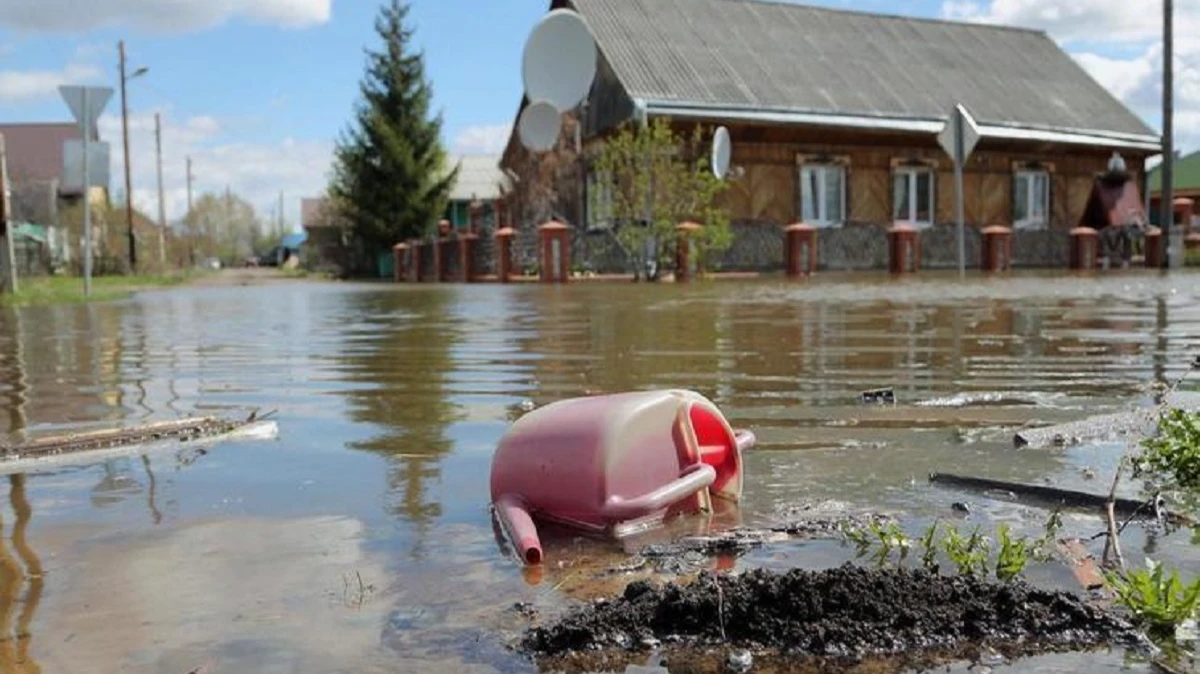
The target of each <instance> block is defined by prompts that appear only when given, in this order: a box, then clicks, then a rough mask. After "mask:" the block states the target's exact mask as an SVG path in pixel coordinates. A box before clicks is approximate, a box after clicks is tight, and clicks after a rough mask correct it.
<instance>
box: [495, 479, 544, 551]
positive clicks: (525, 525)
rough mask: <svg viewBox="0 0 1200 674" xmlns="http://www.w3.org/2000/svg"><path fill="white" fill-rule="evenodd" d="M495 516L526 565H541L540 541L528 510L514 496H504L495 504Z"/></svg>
mask: <svg viewBox="0 0 1200 674" xmlns="http://www.w3.org/2000/svg"><path fill="white" fill-rule="evenodd" d="M496 516H497V517H498V518H499V519H500V524H501V525H502V526H503V527H504V531H505V532H506V533H507V534H508V537H509V538H510V539H511V540H512V543H513V545H514V546H516V548H517V554H519V555H520V556H521V559H522V560H524V562H525V563H526V564H531V565H532V564H541V563H542V541H541V539H540V538H538V532H537V526H536V525H534V523H533V518H532V517H530V515H529V509H528V508H526V507H525V504H524V503H522V502H521V500H520V499H519V498H517V497H514V496H504V497H502V498H501V499H500V500H499V501H497V502H496Z"/></svg>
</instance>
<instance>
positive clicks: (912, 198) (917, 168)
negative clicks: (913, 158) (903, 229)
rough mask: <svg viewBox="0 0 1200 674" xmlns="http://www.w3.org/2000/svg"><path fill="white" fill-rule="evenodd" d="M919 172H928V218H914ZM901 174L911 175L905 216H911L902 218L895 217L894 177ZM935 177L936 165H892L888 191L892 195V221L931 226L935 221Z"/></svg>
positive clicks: (919, 226) (918, 226)
mask: <svg viewBox="0 0 1200 674" xmlns="http://www.w3.org/2000/svg"><path fill="white" fill-rule="evenodd" d="M921 173H928V174H929V220H917V219H916V218H915V216H916V211H917V189H918V188H917V183H918V180H917V178H916V176H918V175H919V174H921ZM901 174H908V175H911V176H913V177H912V178H911V179H910V182H909V193H908V197H909V204H908V214H907V216H911V217H902V218H900V217H896V179H897V178H898V177H900V175H901ZM937 177H938V173H937V167H936V166H933V165H930V164H925V163H920V164H917V163H911V164H899V165H896V166H893V167H892V181H891V183H892V184H891V185H890V186H889V187H890V190H889V192H890V194H891V197H892V208H891V211H892V218H893V221H895V222H903V223H905V224H907V225H912V226H913V227H916V228H917V229H929V228H930V227H933V225H934V223H935V222H937Z"/></svg>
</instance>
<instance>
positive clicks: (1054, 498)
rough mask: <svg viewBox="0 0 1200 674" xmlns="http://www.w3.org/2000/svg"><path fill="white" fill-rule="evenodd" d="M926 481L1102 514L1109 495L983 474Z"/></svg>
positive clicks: (1179, 517)
mask: <svg viewBox="0 0 1200 674" xmlns="http://www.w3.org/2000/svg"><path fill="white" fill-rule="evenodd" d="M929 481H930V482H933V483H937V484H942V485H945V486H948V487H957V488H960V489H968V490H971V491H978V492H987V491H996V492H1007V493H1009V494H1012V495H1013V496H1014V497H1015V498H1017V499H1020V500H1022V501H1023V502H1026V503H1032V504H1033V505H1038V506H1042V507H1047V508H1070V509H1074V510H1094V511H1096V512H1097V514H1099V515H1100V516H1101V517H1104V516H1105V515H1104V512H1105V509H1106V507H1107V506H1108V503H1109V496H1108V495H1107V494H1104V495H1102V494H1089V493H1087V492H1081V491H1072V490H1069V489H1059V488H1057V487H1049V486H1044V485H1037V484H1023V483H1020V482H1008V481H1005V480H993V479H990V478H985V477H970V476H964V475H952V474H950V473H930V474H929ZM1112 504H1113V508H1114V514H1119V515H1121V516H1122V517H1130V516H1133V515H1134V514H1136V513H1138V512H1140V511H1148V512H1151V513H1153V512H1154V510H1153V508H1147V507H1146V503H1145V502H1143V501H1135V500H1133V499H1126V498H1113V499H1112ZM1163 515H1164V517H1165V519H1166V521H1167V522H1168V523H1170V524H1174V525H1179V526H1191V525H1192V524H1194V521H1193V520H1192V518H1190V517H1188V516H1187V515H1184V514H1183V513H1177V512H1164V513H1163Z"/></svg>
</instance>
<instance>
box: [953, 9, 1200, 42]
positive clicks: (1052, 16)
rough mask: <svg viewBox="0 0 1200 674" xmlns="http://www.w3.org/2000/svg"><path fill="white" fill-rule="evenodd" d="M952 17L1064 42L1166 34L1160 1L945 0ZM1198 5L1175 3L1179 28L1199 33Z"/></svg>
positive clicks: (1135, 39) (1138, 39)
mask: <svg viewBox="0 0 1200 674" xmlns="http://www.w3.org/2000/svg"><path fill="white" fill-rule="evenodd" d="M942 14H943V15H944V16H946V17H948V18H954V19H965V20H969V21H979V22H983V23H997V24H1004V25H1011V26H1024V27H1028V28H1038V29H1041V30H1045V31H1046V32H1048V33H1050V34H1051V35H1053V36H1054V37H1055V38H1056V39H1058V40H1062V41H1067V42H1071V41H1099V42H1125V43H1128V42H1141V41H1144V40H1152V39H1159V38H1160V37H1161V36H1162V16H1163V15H1162V0H1138V1H1137V2H1128V1H1127V0H992V1H991V2H981V1H977V0H946V1H945V2H943V3H942ZM1197 29H1200V6H1198V4H1197V3H1196V2H1194V1H1193V2H1177V3H1175V32H1176V34H1178V35H1195V34H1196V32H1197Z"/></svg>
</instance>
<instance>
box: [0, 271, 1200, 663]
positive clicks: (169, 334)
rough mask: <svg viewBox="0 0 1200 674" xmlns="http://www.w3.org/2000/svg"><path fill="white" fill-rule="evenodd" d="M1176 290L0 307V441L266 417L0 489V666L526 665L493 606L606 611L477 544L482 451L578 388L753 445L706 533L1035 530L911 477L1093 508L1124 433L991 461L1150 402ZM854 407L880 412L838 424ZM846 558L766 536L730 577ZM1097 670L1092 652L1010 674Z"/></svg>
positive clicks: (1129, 284)
mask: <svg viewBox="0 0 1200 674" xmlns="http://www.w3.org/2000/svg"><path fill="white" fill-rule="evenodd" d="M1197 281H1200V276H1196V275H1191V274H1174V275H1172V276H1170V277H1167V278H1164V277H1160V276H1157V275H1141V274H1132V273H1129V274H1113V275H1110V276H1108V277H1103V278H1090V279H1084V278H1070V277H1062V276H1027V275H1026V276H1018V277H1015V278H1010V279H1002V280H983V279H978V278H971V279H969V280H967V281H965V282H959V281H958V280H957V279H956V278H954V277H953V276H939V275H927V276H923V277H922V278H921V279H917V280H910V281H903V282H897V281H893V280H890V279H887V278H885V277H881V276H871V275H866V276H856V277H837V276H833V275H828V276H824V277H822V278H821V279H819V280H818V281H817V282H814V283H812V284H808V285H787V284H783V283H779V282H774V281H762V282H722V283H716V284H697V285H694V286H692V287H686V288H685V287H678V286H661V287H653V286H644V285H642V286H631V285H624V284H621V285H582V284H581V285H576V286H572V287H567V288H547V287H541V286H514V287H500V286H478V287H430V286H426V287H404V288H398V287H393V286H385V285H352V284H318V283H289V284H275V285H263V286H257V287H256V286H248V287H220V286H213V287H203V288H200V287H196V288H183V289H176V290H172V291H167V292H151V293H145V294H142V295H139V296H137V297H135V298H133V299H131V300H128V301H124V302H118V303H111V304H100V305H94V306H89V307H77V306H72V307H51V308H29V309H22V310H19V311H13V310H8V311H7V312H6V313H2V314H0V399H3V400H4V403H5V404H4V406H3V410H4V412H5V414H4V415H2V416H0V423H2V424H3V425H4V427H5V428H6V429H7V430H8V431H10V432H18V431H23V430H24V431H52V430H55V429H59V428H75V427H87V426H89V425H94V424H98V423H100V424H111V423H115V422H124V421H142V420H156V419H163V418H174V417H176V416H180V415H185V414H196V413H203V414H210V413H229V414H234V413H238V414H240V413H243V412H246V411H249V410H250V409H253V408H255V407H258V408H261V409H262V410H264V411H265V410H278V413H277V417H276V418H277V419H278V421H279V423H280V431H281V436H280V438H279V439H278V440H276V441H270V442H239V443H229V444H225V445H219V446H216V447H214V448H212V449H211V450H210V451H207V452H199V451H195V450H190V449H187V448H180V449H179V450H177V451H176V450H168V451H165V452H158V453H155V454H152V455H149V456H145V457H142V456H136V457H132V458H128V459H119V460H110V461H106V462H103V463H100V464H97V465H87V466H80V467H76V468H70V469H61V470H57V471H55V472H50V473H44V474H31V475H25V476H15V477H12V478H9V479H7V480H5V481H3V482H4V486H3V487H0V496H2V497H3V503H4V508H3V510H0V526H3V541H2V542H3V548H2V549H0V629H3V631H4V635H3V636H5V637H7V639H5V640H4V641H2V642H0V671H4V672H9V671H12V672H17V671H21V672H39V671H40V672H74V671H135V672H170V673H172V674H180V673H182V672H189V671H194V670H197V669H199V670H200V671H204V672H208V673H209V674H213V673H216V672H250V671H253V672H260V673H268V672H351V671H354V672H376V671H378V672H387V671H430V672H437V671H467V672H497V671H499V672H520V671H531V666H530V665H529V664H528V663H527V662H525V661H524V660H522V659H521V658H519V657H515V656H513V655H511V654H510V653H508V652H506V651H505V649H504V644H505V641H506V640H507V639H509V638H510V637H512V636H513V635H514V634H516V633H517V631H519V630H520V629H522V628H523V627H524V626H525V625H526V624H527V622H526V619H525V618H523V617H522V616H521V615H520V614H519V613H518V612H516V611H514V610H512V605H513V604H514V602H518V601H529V602H532V604H533V605H534V606H536V607H537V608H538V609H539V610H541V611H543V613H552V612H553V611H555V610H558V609H560V608H561V607H562V606H563V605H565V603H566V602H568V601H569V600H572V599H578V598H586V597H589V596H594V595H595V594H597V593H601V592H609V591H618V590H619V588H620V585H621V583H623V582H624V581H623V580H622V579H621V578H609V579H602V580H600V581H597V580H595V579H594V576H595V574H594V573H592V571H594V570H595V569H596V568H599V567H601V566H603V565H604V564H608V563H616V562H619V561H621V560H622V559H623V557H622V553H621V551H620V550H619V549H617V548H616V547H606V546H603V545H597V544H594V543H587V542H582V541H577V540H570V539H568V540H557V541H555V540H552V541H548V542H547V546H548V548H547V554H548V563H547V565H546V568H545V569H543V570H542V571H540V572H538V573H529V572H523V571H522V570H521V569H520V568H519V567H518V566H516V565H515V564H514V562H513V561H512V560H511V559H510V558H508V557H507V556H505V555H504V554H503V552H502V550H501V548H500V547H499V546H498V544H497V541H496V540H495V537H494V532H493V528H492V525H491V522H490V520H489V516H488V511H487V480H488V468H489V461H490V458H491V452H492V449H493V447H494V444H495V442H496V440H497V438H498V437H499V435H500V434H501V433H502V432H503V430H504V428H505V426H506V424H508V423H509V422H510V421H512V420H513V419H515V418H516V417H518V416H519V415H520V414H522V411H523V410H524V409H528V408H529V406H530V405H540V404H545V403H547V402H549V401H552V400H556V399H559V398H562V397H567V396H574V395H583V394H587V393H595V392H605V391H619V390H626V389H641V388H652V387H681V386H682V387H689V388H694V389H696V390H698V391H699V392H701V393H703V394H705V395H707V396H709V397H710V398H712V399H713V400H714V401H715V402H717V404H718V405H720V406H721V407H722V409H723V410H725V411H726V413H727V414H728V415H729V416H730V418H731V420H732V421H733V422H734V423H735V425H739V426H748V427H751V428H753V429H754V430H755V431H756V432H757V434H758V437H759V441H760V447H759V449H758V450H756V451H755V452H754V453H753V454H751V455H749V456H748V457H747V462H746V463H747V472H748V477H747V485H748V487H747V489H748V494H747V499H746V502H745V504H744V505H743V507H742V508H741V509H740V510H738V511H735V512H728V513H723V514H721V516H720V517H719V518H718V519H719V520H720V521H721V523H725V524H729V523H737V522H746V523H753V522H756V521H762V520H765V519H767V518H768V517H770V516H771V514H772V513H773V512H774V511H775V510H776V509H777V508H779V507H781V506H783V505H786V504H788V503H794V502H796V501H818V502H819V501H831V500H832V501H837V502H840V503H841V504H842V506H843V507H848V508H851V509H883V510H887V511H890V512H893V513H895V514H897V515H899V516H902V517H903V518H904V521H905V522H906V524H907V525H909V526H911V527H913V528H917V527H920V526H922V525H923V524H924V523H925V522H928V521H930V520H931V519H932V518H935V517H942V518H956V517H957V518H962V517H963V516H962V515H956V514H955V513H954V511H953V510H952V509H951V504H953V503H954V502H963V501H965V502H968V503H969V504H970V506H971V509H972V513H971V515H970V516H969V518H968V519H966V520H965V522H966V523H967V524H972V523H976V522H983V523H986V522H991V521H994V520H1003V521H1010V522H1013V523H1015V524H1016V525H1017V526H1019V527H1025V528H1028V529H1029V530H1030V531H1035V530H1036V525H1037V523H1038V521H1039V520H1040V519H1041V518H1042V517H1043V516H1044V513H1043V512H1041V511H1037V510H1033V509H1029V508H1026V507H1024V506H1021V505H1020V504H1016V503H1012V502H1009V501H1005V500H1003V499H990V498H987V497H985V496H980V495H976V494H964V493H960V492H955V491H951V490H948V489H945V488H941V487H937V488H934V487H931V486H929V485H928V484H927V483H926V481H925V476H926V475H927V474H928V473H929V472H930V471H944V472H957V473H965V474H972V475H982V476H986V477H992V478H999V479H1012V480H1023V481H1035V482H1043V481H1047V480H1049V481H1052V482H1055V483H1058V484H1064V485H1068V486H1072V487H1077V488H1085V489H1096V490H1102V489H1103V488H1105V487H1106V484H1105V485H1101V484H1100V483H1101V482H1104V483H1107V480H1106V479H1105V478H1104V477H1103V476H1104V474H1105V472H1106V469H1107V468H1109V467H1111V466H1112V465H1113V463H1114V461H1115V458H1116V456H1117V454H1118V453H1119V451H1120V445H1119V444H1116V443H1102V444H1093V445H1089V446H1084V447H1078V448H1072V449H1069V450H1062V449H1057V450H1036V451H1035V450H1015V449H1013V448H1012V446H1011V440H1010V438H1011V434H1012V432H1013V430H1014V429H1015V428H1017V427H1019V426H1020V425H1021V424H1024V423H1026V422H1028V421H1031V420H1037V421H1056V420H1070V419H1075V418H1078V417H1080V416H1083V415H1086V414H1091V413H1102V412H1108V411H1116V410H1119V409H1121V408H1122V406H1125V405H1128V404H1130V403H1131V402H1132V401H1138V400H1149V399H1150V393H1149V390H1148V387H1149V385H1151V384H1153V383H1154V382H1162V381H1167V380H1171V379H1173V378H1174V377H1176V376H1178V375H1179V374H1180V373H1181V372H1182V371H1183V369H1184V365H1185V364H1186V363H1187V362H1188V359H1189V358H1190V357H1191V356H1192V355H1193V354H1195V353H1196V352H1197V351H1198V350H1200V304H1198V303H1197V301H1196V299H1197V298H1196V296H1197V293H1198V285H1197ZM879 386H894V387H895V391H896V396H897V399H898V403H899V404H898V405H897V406H896V407H888V408H878V407H874V408H864V407H862V406H860V405H858V404H857V402H856V397H857V394H858V392H859V391H861V390H863V389H869V388H875V387H879ZM1198 387H1200V382H1198V383H1197V384H1196V386H1193V387H1192V388H1198ZM1184 388H1185V389H1186V388H1188V385H1185V387H1184ZM1086 469H1091V470H1093V471H1094V472H1095V473H1096V474H1098V475H1099V476H1101V477H1097V478H1095V479H1092V480H1089V479H1088V478H1087V477H1086V474H1087V470H1086ZM701 524H702V523H701ZM701 524H697V523H689V524H688V526H693V527H696V526H701ZM1068 526H1069V527H1070V528H1072V529H1073V530H1075V531H1077V532H1091V531H1096V530H1099V529H1098V527H1099V522H1098V521H1097V520H1095V519H1091V518H1086V517H1071V518H1068ZM1131 545H1132V549H1128V550H1126V553H1127V555H1128V556H1130V557H1131V558H1132V560H1131V561H1134V562H1135V563H1136V562H1137V560H1138V558H1139V557H1140V556H1141V555H1142V554H1144V552H1145V551H1146V550H1150V551H1151V552H1152V553H1153V554H1154V555H1155V556H1166V557H1168V558H1172V559H1175V560H1177V561H1178V562H1180V563H1181V564H1182V565H1183V567H1184V568H1185V569H1186V570H1187V571H1188V572H1189V574H1190V573H1200V563H1198V562H1197V561H1196V560H1197V558H1198V556H1197V555H1195V554H1194V552H1193V550H1194V549H1193V548H1192V547H1191V546H1190V544H1189V541H1188V534H1187V533H1186V532H1185V533H1180V534H1176V535H1174V536H1172V537H1169V538H1166V539H1159V540H1153V539H1152V540H1140V539H1138V538H1137V537H1136V535H1135V537H1134V539H1132V541H1131ZM848 556H849V553H848V552H847V551H845V550H844V549H842V548H841V547H840V546H838V545H836V544H830V543H808V544H792V545H784V546H779V547H774V548H770V549H766V550H762V551H758V552H755V553H754V554H752V555H750V556H749V557H747V558H745V559H742V560H740V561H738V562H737V563H738V564H743V565H744V564H758V565H766V566H778V567H787V566H796V565H801V566H810V567H820V566H824V565H829V564H836V563H839V562H840V561H841V560H843V559H845V558H847V557H848ZM1037 573H1038V574H1040V576H1041V577H1043V578H1044V579H1046V580H1047V582H1065V581H1064V579H1063V575H1064V573H1063V572H1062V571H1061V570H1055V569H1040V570H1038V571H1037ZM1067 580H1069V576H1067ZM968 665H969V663H963V664H962V670H963V671H965V669H966V667H967V666H968ZM1122 665H1123V655H1122V654H1121V653H1119V652H1113V653H1099V654H1096V653H1093V654H1087V655H1075V656H1061V655H1059V656H1047V657H1045V658H1038V659H1031V660H1025V661H1020V662H1017V663H1014V664H1013V665H1012V666H1011V667H1010V669H1011V670H1014V671H1054V670H1058V669H1063V668H1067V669H1076V668H1082V669H1087V670H1089V671H1093V670H1097V671H1098V670H1104V669H1111V670H1113V671H1116V670H1118V669H1120V668H1121V667H1122ZM956 666H957V665H956ZM1135 669H1136V667H1135Z"/></svg>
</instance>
